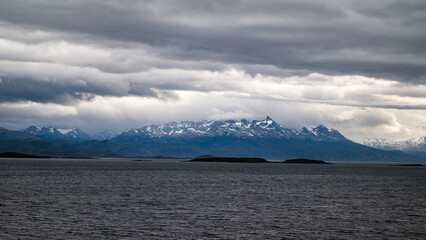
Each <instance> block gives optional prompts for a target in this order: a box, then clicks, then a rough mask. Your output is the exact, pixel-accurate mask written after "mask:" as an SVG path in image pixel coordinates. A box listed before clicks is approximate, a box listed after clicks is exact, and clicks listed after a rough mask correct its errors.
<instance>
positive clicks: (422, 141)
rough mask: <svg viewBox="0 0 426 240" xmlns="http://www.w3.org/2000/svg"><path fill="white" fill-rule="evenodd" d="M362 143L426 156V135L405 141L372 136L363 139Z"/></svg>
mask: <svg viewBox="0 0 426 240" xmlns="http://www.w3.org/2000/svg"><path fill="white" fill-rule="evenodd" d="M362 144H364V145H366V146H370V147H373V148H378V149H383V150H399V151H403V152H406V153H409V154H412V155H417V156H421V157H425V158H426V137H420V138H410V139H408V140H403V141H391V140H386V139H377V138H372V139H369V140H366V141H363V142H362Z"/></svg>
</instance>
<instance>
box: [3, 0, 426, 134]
mask: <svg viewBox="0 0 426 240" xmlns="http://www.w3.org/2000/svg"><path fill="white" fill-rule="evenodd" d="M266 116H270V117H272V118H273V119H274V120H275V121H276V122H278V123H279V124H281V125H283V126H285V127H288V128H296V129H298V128H301V127H303V126H307V127H312V126H317V125H319V124H323V125H325V126H327V127H329V128H334V129H337V130H339V131H340V132H341V133H342V134H344V135H345V136H346V137H348V138H350V139H352V140H354V141H362V140H366V139H370V138H385V139H390V140H404V139H408V138H418V137H421V136H426V1H424V0H404V1H400V0H377V1H371V0H369V1H366V0H354V1H351V0H348V1H341V0H330V1H317V0H294V1H288V0H276V1H271V0H263V1H258V0H245V1H235V0H219V1H199V0H180V1H173V0H147V1H136V0H62V1H53V0H13V1H10V0H0V127H4V128H7V129H14V130H19V129H24V128H26V127H28V126H29V125H38V126H44V125H52V126H56V127H58V128H71V127H78V128H80V129H82V130H83V131H85V132H88V133H90V134H94V133H96V132H98V131H101V130H104V129H110V130H113V131H115V132H117V133H120V132H122V131H124V130H127V129H130V128H135V127H142V126H145V125H148V124H160V123H164V122H169V121H182V120H193V121H202V120H225V119H235V120H239V119H241V118H247V119H264V118H265V117H266Z"/></svg>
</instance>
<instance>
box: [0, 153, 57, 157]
mask: <svg viewBox="0 0 426 240" xmlns="http://www.w3.org/2000/svg"><path fill="white" fill-rule="evenodd" d="M0 158H50V157H47V156H37V155H31V154H24V153H17V152H4V153H0Z"/></svg>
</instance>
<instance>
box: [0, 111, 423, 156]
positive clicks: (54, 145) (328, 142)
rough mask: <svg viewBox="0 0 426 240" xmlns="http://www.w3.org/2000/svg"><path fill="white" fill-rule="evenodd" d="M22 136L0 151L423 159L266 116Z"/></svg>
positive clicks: (13, 134)
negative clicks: (101, 133) (97, 136)
mask: <svg viewBox="0 0 426 240" xmlns="http://www.w3.org/2000/svg"><path fill="white" fill-rule="evenodd" d="M30 128H31V129H30ZM35 130H37V131H39V132H35ZM40 130H43V131H44V132H43V131H40ZM2 132H3V133H2ZM26 132H28V134H27V133H24V132H17V131H9V132H8V130H1V129H0V151H5V152H10V151H14V152H22V153H25V154H42V155H45V156H75V155H76V154H78V155H79V156H129V157H130V156H173V157H189V158H193V157H196V156H200V155H211V156H218V157H219V156H223V157H255V158H256V157H260V158H267V159H270V160H285V159H291V158H308V159H320V160H325V161H382V162H383V161H389V162H395V161H401V162H404V161H426V158H422V157H418V156H411V155H408V154H405V153H403V152H401V151H385V150H380V149H375V148H371V147H368V146H364V145H361V144H358V143H355V142H353V141H351V140H349V139H347V138H346V137H344V136H343V135H342V134H341V133H340V132H339V131H338V130H335V129H333V128H331V129H329V128H327V127H325V126H323V125H318V126H317V127H312V128H309V129H308V128H306V127H303V128H301V129H299V130H295V129H289V128H286V127H284V126H282V125H280V124H278V123H276V122H275V121H274V120H272V118H270V117H266V118H265V119H263V120H252V121H248V120H247V119H241V120H240V121H235V120H224V121H213V120H208V121H200V122H194V121H181V122H179V123H177V122H169V123H164V124H159V125H155V124H152V125H149V126H144V127H141V128H133V129H129V130H127V131H124V132H123V133H122V134H120V135H118V136H116V137H113V138H110V139H105V140H93V139H90V140H84V139H79V140H76V139H77V137H76V136H72V137H71V138H64V136H65V135H66V134H68V133H79V132H78V131H76V130H75V129H55V128H53V127H51V126H48V127H45V128H43V127H38V128H37V127H35V126H31V127H29V128H27V129H26ZM42 133H44V134H46V135H43V134H42ZM35 134H39V136H36V135H35ZM49 134H50V135H49ZM52 135H53V136H52ZM2 136H3V138H2ZM65 137H66V136H65ZM92 138H93V136H92ZM86 139H87V137H86Z"/></svg>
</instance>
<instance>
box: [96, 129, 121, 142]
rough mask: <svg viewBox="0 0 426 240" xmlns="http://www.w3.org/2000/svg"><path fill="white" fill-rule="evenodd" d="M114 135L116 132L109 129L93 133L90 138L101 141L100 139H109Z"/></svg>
mask: <svg viewBox="0 0 426 240" xmlns="http://www.w3.org/2000/svg"><path fill="white" fill-rule="evenodd" d="M116 136H117V134H116V133H115V132H113V131H110V130H104V131H102V132H98V133H96V134H95V135H93V136H92V137H91V139H93V140H98V141H102V140H109V139H111V138H114V137H116Z"/></svg>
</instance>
